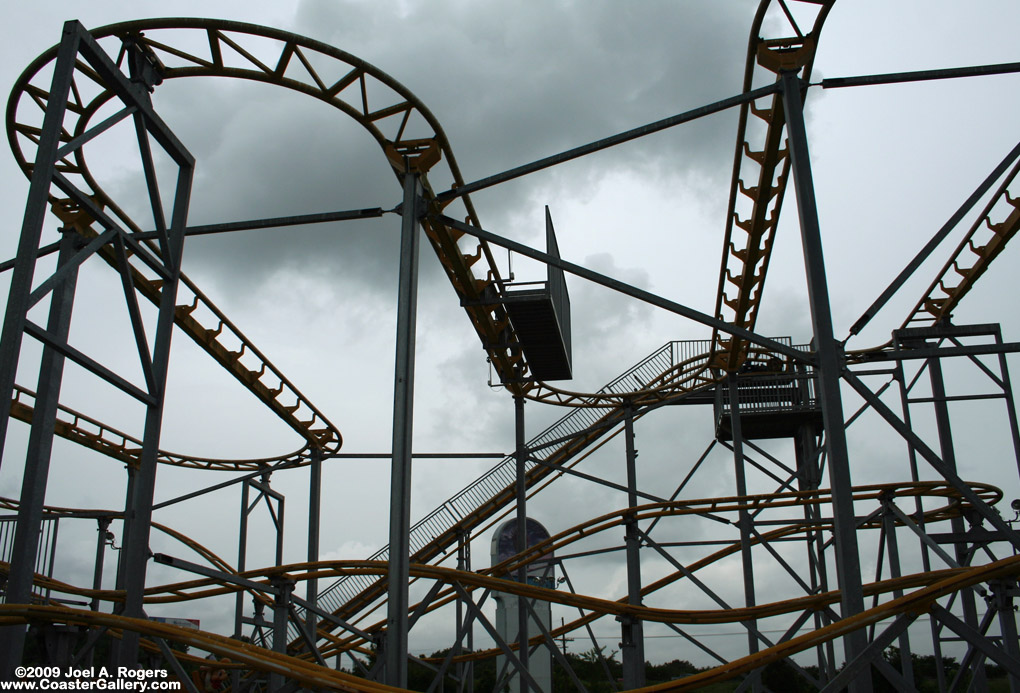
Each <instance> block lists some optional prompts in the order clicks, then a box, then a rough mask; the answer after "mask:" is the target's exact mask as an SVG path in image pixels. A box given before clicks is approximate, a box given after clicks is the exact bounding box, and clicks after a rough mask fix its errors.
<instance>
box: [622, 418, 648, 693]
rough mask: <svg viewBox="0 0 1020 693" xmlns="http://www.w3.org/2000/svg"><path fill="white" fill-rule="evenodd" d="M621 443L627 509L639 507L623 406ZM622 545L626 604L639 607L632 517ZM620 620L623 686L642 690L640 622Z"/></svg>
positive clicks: (630, 426) (629, 421) (630, 422)
mask: <svg viewBox="0 0 1020 693" xmlns="http://www.w3.org/2000/svg"><path fill="white" fill-rule="evenodd" d="M623 411H624V444H625V446H626V451H627V507H628V508H634V507H636V506H637V504H638V496H637V447H636V446H635V441H634V409H633V407H632V406H631V403H630V402H627V403H625V404H624V409H623ZM623 526H624V542H625V543H626V550H627V603H628V604H633V605H635V606H640V605H641V535H640V534H639V532H638V527H637V520H635V519H634V518H633V517H632V516H631V517H627V519H626V520H624V525H623ZM620 621H621V624H622V625H621V627H620V628H621V635H622V637H621V642H620V650H621V656H622V658H623V687H624V688H625V689H632V688H641V687H643V686H644V685H645V635H644V626H643V624H642V623H641V619H638V618H633V617H631V616H623V617H621V619H620Z"/></svg>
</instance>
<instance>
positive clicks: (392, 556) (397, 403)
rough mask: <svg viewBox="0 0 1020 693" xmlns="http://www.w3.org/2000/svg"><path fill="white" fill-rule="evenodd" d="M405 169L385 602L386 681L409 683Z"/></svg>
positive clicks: (409, 348) (414, 181) (410, 219)
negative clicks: (386, 593) (387, 573)
mask: <svg viewBox="0 0 1020 693" xmlns="http://www.w3.org/2000/svg"><path fill="white" fill-rule="evenodd" d="M406 168H407V169H408V173H406V174H404V201H403V205H402V207H401V217H402V219H401V224H400V279H399V288H398V298H397V344H396V358H395V366H394V376H393V459H392V463H391V472H390V545H389V577H388V587H387V589H388V597H387V599H388V601H387V603H386V645H385V650H386V651H385V652H384V653H383V654H384V662H385V666H386V668H385V673H384V679H385V682H386V683H387V684H389V685H391V686H398V687H400V688H407V631H408V622H407V612H408V607H409V606H410V604H409V597H408V584H409V581H410V553H411V549H410V543H411V539H410V531H411V449H412V445H411V437H412V436H411V434H412V424H413V420H414V345H415V329H416V319H417V311H418V245H419V243H418V241H419V237H420V231H419V218H420V215H421V202H420V199H421V185H420V183H419V181H418V176H417V174H416V173H413V172H410V170H409V169H410V167H409V166H408V167H406Z"/></svg>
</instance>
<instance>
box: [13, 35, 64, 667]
mask: <svg viewBox="0 0 1020 693" xmlns="http://www.w3.org/2000/svg"><path fill="white" fill-rule="evenodd" d="M74 24H76V23H72V22H68V23H67V24H65V25H64V32H63V34H62V36H61V40H60V48H59V49H58V52H57V59H56V62H55V65H54V68H53V79H52V81H51V84H50V92H49V98H48V100H47V102H46V115H45V116H44V118H43V127H42V132H41V133H40V134H39V145H38V149H37V150H36V158H35V165H34V166H33V168H32V180H31V182H30V184H29V188H28V200H27V201H26V203H25V216H24V218H23V219H22V223H21V237H20V239H19V241H18V254H17V259H16V262H15V265H14V271H13V272H12V275H11V286H10V290H9V292H8V295H7V311H6V312H5V313H4V323H3V333H2V336H0V401H2V402H10V401H11V397H12V396H13V394H14V380H15V376H16V375H17V371H18V361H19V357H20V355H21V344H22V341H23V339H24V336H25V322H26V320H27V316H28V310H29V308H30V304H29V296H30V295H31V293H32V279H33V277H34V275H35V263H36V257H37V254H38V252H39V242H40V239H41V238H42V230H43V223H44V221H45V219H46V213H47V206H48V204H49V196H50V184H51V180H52V178H53V172H54V170H55V168H56V162H57V150H58V148H59V147H60V144H61V141H60V135H61V130H62V126H63V121H64V114H65V112H66V111H67V97H68V94H69V92H70V90H71V82H72V81H73V74H74V64H75V59H76V57H77V55H78V46H79V40H80V37H79V34H78V31H77V29H76V27H75V26H74ZM9 422H10V407H7V406H3V407H0V464H2V460H3V446H4V443H5V441H6V438H7V426H8V423H9ZM2 673H3V672H2V671H0V674H2Z"/></svg>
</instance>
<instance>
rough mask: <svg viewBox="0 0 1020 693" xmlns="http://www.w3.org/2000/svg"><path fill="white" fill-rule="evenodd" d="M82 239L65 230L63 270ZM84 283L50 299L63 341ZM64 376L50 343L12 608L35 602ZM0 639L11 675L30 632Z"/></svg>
mask: <svg viewBox="0 0 1020 693" xmlns="http://www.w3.org/2000/svg"><path fill="white" fill-rule="evenodd" d="M76 240H77V235H76V234H75V233H74V232H73V231H64V233H63V237H62V238H61V241H60V254H59V257H58V260H57V268H58V269H59V268H60V267H63V266H64V265H65V264H67V263H68V261H69V260H70V259H71V257H72V256H73V255H74V253H75V250H76V245H77V243H76ZM77 282H78V270H77V268H76V267H75V268H72V269H71V271H70V272H68V274H67V276H66V278H65V279H64V281H63V282H61V283H60V284H58V285H57V286H56V287H55V288H54V289H53V292H52V294H51V296H50V311H49V321H48V323H47V328H46V329H47V331H48V332H49V333H50V334H52V335H53V336H54V337H55V338H56V339H57V340H59V341H60V342H66V341H67V337H68V334H69V333H70V328H71V312H72V309H73V307H74V294H75V288H76V285H77ZM63 375H64V356H63V354H61V353H60V352H59V351H57V349H55V348H53V347H52V346H50V345H49V344H46V345H44V346H43V352H42V358H41V360H40V363H39V385H38V389H37V393H38V394H37V395H36V407H35V414H34V416H33V419H32V429H31V432H30V433H29V437H28V451H27V454H26V455H25V471H24V473H23V475H22V482H21V501H20V503H19V504H18V523H17V525H16V527H15V530H14V547H13V551H12V553H11V556H12V559H13V560H11V565H10V572H9V574H8V576H7V587H6V597H5V601H6V603H8V604H30V603H31V602H32V580H33V575H34V569H35V564H36V555H37V553H38V548H39V537H40V534H39V532H40V528H41V526H42V518H43V505H44V502H45V499H46V483H47V481H48V480H49V473H50V458H51V455H52V452H53V436H54V432H55V427H56V421H57V405H58V404H59V401H60V384H61V381H62V379H63ZM2 634H3V637H2V639H0V650H2V651H3V654H2V655H0V657H3V658H4V659H3V660H2V665H3V666H2V667H0V672H2V673H7V672H10V670H11V669H12V668H13V667H15V666H16V665H17V664H18V663H20V662H21V656H22V652H23V649H24V644H25V639H24V636H25V629H24V628H23V627H21V626H16V627H8V628H4V629H3V631H2Z"/></svg>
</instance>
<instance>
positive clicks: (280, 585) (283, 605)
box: [269, 578, 294, 693]
mask: <svg viewBox="0 0 1020 693" xmlns="http://www.w3.org/2000/svg"><path fill="white" fill-rule="evenodd" d="M273 587H274V588H275V590H276V594H275V595H274V596H273V652H278V653H279V654H287V615H288V612H289V610H290V595H291V592H293V591H294V582H293V581H292V580H287V579H284V578H277V579H274V580H273ZM284 682H285V678H284V675H283V674H281V673H280V672H279V671H278V670H273V671H272V672H270V674H269V693H276V691H279V690H280V689H281V688H283V684H284Z"/></svg>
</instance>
